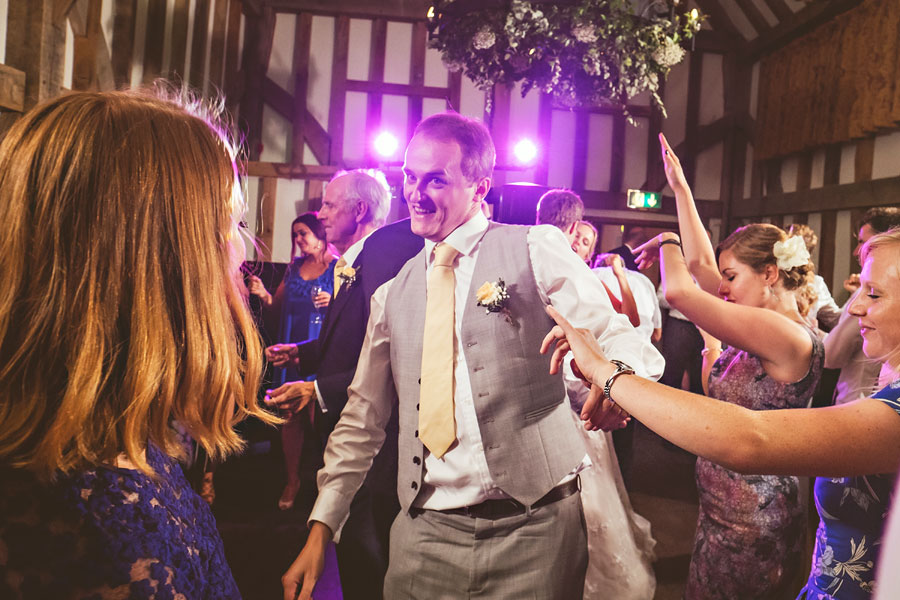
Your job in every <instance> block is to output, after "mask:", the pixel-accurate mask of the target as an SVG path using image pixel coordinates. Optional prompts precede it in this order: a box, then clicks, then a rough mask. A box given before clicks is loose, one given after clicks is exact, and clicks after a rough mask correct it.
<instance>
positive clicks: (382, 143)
mask: <svg viewBox="0 0 900 600" xmlns="http://www.w3.org/2000/svg"><path fill="white" fill-rule="evenodd" d="M399 147H400V142H399V141H398V140H397V137H396V136H395V135H394V134H392V133H390V132H388V131H382V132H381V133H379V134H378V135H377V136H376V137H375V152H377V153H378V155H379V156H381V157H383V158H393V157H394V156H395V155H396V154H397V149H398V148H399Z"/></svg>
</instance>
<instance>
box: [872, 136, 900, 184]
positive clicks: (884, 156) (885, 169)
mask: <svg viewBox="0 0 900 600" xmlns="http://www.w3.org/2000/svg"><path fill="white" fill-rule="evenodd" d="M897 175H900V131H895V132H893V133H889V134H887V135H879V136H877V137H876V138H875V159H874V161H873V163H872V179H882V178H884V177H896V176H897Z"/></svg>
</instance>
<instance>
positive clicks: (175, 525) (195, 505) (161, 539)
mask: <svg viewBox="0 0 900 600" xmlns="http://www.w3.org/2000/svg"><path fill="white" fill-rule="evenodd" d="M147 462H148V463H150V466H151V467H153V469H154V470H155V471H156V473H157V477H156V478H150V477H148V476H146V475H144V474H143V473H141V472H139V471H134V470H131V469H117V468H113V467H97V468H95V469H90V470H87V471H82V472H77V473H74V474H70V475H66V476H60V477H58V478H57V480H56V481H55V482H53V483H51V484H42V483H40V482H38V481H37V480H36V479H35V477H34V476H33V475H32V474H31V473H29V472H26V471H23V470H21V469H9V468H2V469H0V481H2V482H3V483H2V485H0V548H2V549H3V551H2V552H0V598H4V599H9V600H14V599H16V600H18V599H22V600H32V599H34V600H44V599H47V598H53V599H54V600H58V599H68V598H84V599H90V600H103V599H105V598H157V599H163V598H165V599H173V598H191V599H194V598H204V599H210V600H216V599H226V598H227V599H230V598H240V593H239V592H238V589H237V586H236V585H235V582H234V578H233V577H232V576H231V569H229V567H228V563H227V562H226V561H225V552H224V548H223V546H222V540H221V538H220V537H219V532H218V530H217V529H216V522H215V519H214V518H213V515H212V512H211V511H210V508H209V506H208V505H207V504H206V502H204V501H203V499H202V498H200V496H198V495H197V494H196V493H194V491H193V490H192V489H191V486H190V485H189V484H188V482H187V480H186V479H185V477H184V474H183V473H182V471H181V467H180V466H179V465H178V464H177V463H176V462H175V461H174V460H173V459H171V458H170V457H168V456H166V455H164V454H163V453H162V452H160V450H159V449H158V448H156V447H155V446H153V445H150V446H149V447H148V448H147Z"/></svg>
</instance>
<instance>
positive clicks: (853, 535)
mask: <svg viewBox="0 0 900 600" xmlns="http://www.w3.org/2000/svg"><path fill="white" fill-rule="evenodd" d="M874 397H875V398H878V399H879V400H881V401H882V402H884V403H885V404H887V405H889V406H890V407H891V408H893V409H894V410H895V411H897V412H898V413H900V380H897V381H895V382H893V383H892V384H890V385H889V386H887V387H885V388H884V389H882V390H881V391H879V392H878V393H877V394H875V395H874ZM894 481H895V477H894V475H893V474H890V475H863V476H859V477H839V478H828V477H819V478H817V479H816V485H815V497H816V509H817V510H818V512H819V529H818V531H817V532H816V547H815V550H814V551H813V558H812V572H811V573H810V575H809V580H808V581H807V582H806V586H805V587H804V588H803V590H802V591H801V592H800V595H799V596H798V600H801V599H802V600H867V599H868V598H870V597H871V595H872V593H873V591H874V585H875V565H876V562H875V561H876V558H877V555H878V552H879V551H880V550H881V538H882V534H883V532H884V531H883V530H884V524H885V521H886V519H887V512H888V508H889V507H890V505H891V495H892V491H893V488H894ZM889 568H897V566H896V565H893V566H891V567H889ZM882 591H884V590H882ZM894 591H895V592H896V590H894ZM892 597H893V596H892Z"/></svg>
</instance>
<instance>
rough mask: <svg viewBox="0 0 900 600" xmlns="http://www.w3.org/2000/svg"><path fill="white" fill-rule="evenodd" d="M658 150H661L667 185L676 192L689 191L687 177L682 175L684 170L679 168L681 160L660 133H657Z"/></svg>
mask: <svg viewBox="0 0 900 600" xmlns="http://www.w3.org/2000/svg"><path fill="white" fill-rule="evenodd" d="M659 145H660V151H661V152H662V161H663V169H664V170H665V172H666V181H668V182H669V187H670V188H672V191H673V192H675V193H676V194H677V193H678V192H686V193H687V192H690V187H689V186H688V183H687V179H686V178H685V176H684V170H683V169H682V168H681V161H680V160H678V157H677V156H675V151H674V150H672V146H670V145H669V141H668V140H667V139H666V136H664V135H663V134H662V133H660V134H659Z"/></svg>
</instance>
